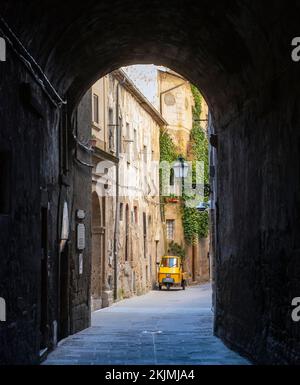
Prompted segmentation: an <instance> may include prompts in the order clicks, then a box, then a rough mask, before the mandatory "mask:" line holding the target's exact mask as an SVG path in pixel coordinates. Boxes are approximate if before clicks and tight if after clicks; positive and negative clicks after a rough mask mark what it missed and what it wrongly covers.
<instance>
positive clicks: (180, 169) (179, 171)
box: [173, 160, 189, 178]
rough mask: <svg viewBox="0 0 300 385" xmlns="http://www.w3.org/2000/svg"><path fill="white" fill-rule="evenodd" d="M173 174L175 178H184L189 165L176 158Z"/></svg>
mask: <svg viewBox="0 0 300 385" xmlns="http://www.w3.org/2000/svg"><path fill="white" fill-rule="evenodd" d="M173 168H174V174H175V176H176V178H186V177H187V175H188V172H189V165H188V163H187V162H185V161H184V160H178V161H177V162H175V163H174V166H173Z"/></svg>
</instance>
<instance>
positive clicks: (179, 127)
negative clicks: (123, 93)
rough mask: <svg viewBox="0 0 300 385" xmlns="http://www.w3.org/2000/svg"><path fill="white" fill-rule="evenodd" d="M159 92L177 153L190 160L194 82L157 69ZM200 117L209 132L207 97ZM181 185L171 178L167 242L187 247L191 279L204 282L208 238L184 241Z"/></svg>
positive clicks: (166, 210) (166, 211)
mask: <svg viewBox="0 0 300 385" xmlns="http://www.w3.org/2000/svg"><path fill="white" fill-rule="evenodd" d="M158 95H159V101H160V112H161V114H162V116H163V117H164V118H165V119H166V121H167V122H168V126H167V128H166V130H167V132H168V134H169V136H170V138H171V139H172V141H173V143H174V144H175V147H176V152H177V153H178V154H180V155H181V156H182V157H183V158H185V159H188V158H189V146H190V140H191V130H192V128H193V107H194V96H193V93H192V90H191V84H190V82H189V81H187V80H186V79H184V78H183V77H181V76H180V75H179V74H177V73H176V72H174V71H171V70H158ZM200 120H201V123H202V126H203V127H204V130H205V131H206V130H207V120H208V107H207V104H206V103H205V101H204V100H202V108H201V116H200ZM178 182H179V183H178ZM180 184H181V181H180V180H179V181H178V180H176V178H174V177H173V178H170V193H171V194H172V195H173V196H174V197H175V199H171V200H167V201H166V203H165V205H164V216H165V221H166V229H167V242H168V244H169V245H170V244H172V243H176V244H178V245H179V246H181V247H182V248H183V249H184V250H185V256H186V257H185V268H186V270H187V272H188V275H189V282H190V283H192V282H194V283H199V282H205V281H208V280H209V278H210V262H209V238H201V239H198V240H197V242H195V243H194V244H192V245H189V244H188V243H187V242H186V241H185V236H184V229H183V223H182V205H181V200H180V199H176V197H177V196H179V195H180V194H181V187H180Z"/></svg>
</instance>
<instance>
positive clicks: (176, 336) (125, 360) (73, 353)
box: [44, 285, 249, 365]
mask: <svg viewBox="0 0 300 385" xmlns="http://www.w3.org/2000/svg"><path fill="white" fill-rule="evenodd" d="M212 320H213V316H212V312H211V287H210V285H202V286H196V287H188V288H187V290H186V291H183V290H175V289H173V290H171V291H169V292H167V291H166V290H162V291H152V292H150V293H148V294H146V295H143V296H140V297H134V298H131V299H127V300H124V301H121V302H119V303H116V304H114V305H113V306H112V307H110V308H106V309H102V310H99V311H96V312H94V313H93V314H92V327H90V328H89V329H86V330H84V331H82V332H80V333H78V334H76V335H73V336H70V337H69V338H67V339H66V340H64V341H63V342H62V343H61V344H60V345H59V347H58V348H57V349H56V350H55V351H54V352H53V353H51V354H50V355H49V357H48V359H47V361H46V362H45V363H44V364H46V365H55V364H58V365H65V364H66V365H68V364H73V365H78V364H85V365H98V364H104V365H105V364H112V365H118V364H148V365H155V364H157V365H163V364H165V365H172V364H186V365H240V364H242V365H243V364H249V362H248V361H246V360H245V359H244V358H242V357H240V356H239V355H238V354H236V353H234V352H233V351H231V350H229V349H228V348H227V347H226V346H225V345H224V344H223V343H222V342H221V341H220V340H219V339H218V338H216V337H214V336H213V334H212Z"/></svg>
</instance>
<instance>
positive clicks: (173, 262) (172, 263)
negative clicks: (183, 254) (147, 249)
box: [161, 258, 178, 267]
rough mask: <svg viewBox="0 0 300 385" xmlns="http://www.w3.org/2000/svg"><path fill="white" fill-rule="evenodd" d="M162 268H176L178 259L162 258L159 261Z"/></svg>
mask: <svg viewBox="0 0 300 385" xmlns="http://www.w3.org/2000/svg"><path fill="white" fill-rule="evenodd" d="M161 266H162V267H178V258H163V259H162V260H161Z"/></svg>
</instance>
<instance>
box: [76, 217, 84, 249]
mask: <svg viewBox="0 0 300 385" xmlns="http://www.w3.org/2000/svg"><path fill="white" fill-rule="evenodd" d="M77 249H78V250H84V249H85V225H84V224H82V223H80V224H79V225H77Z"/></svg>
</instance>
